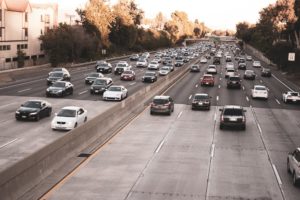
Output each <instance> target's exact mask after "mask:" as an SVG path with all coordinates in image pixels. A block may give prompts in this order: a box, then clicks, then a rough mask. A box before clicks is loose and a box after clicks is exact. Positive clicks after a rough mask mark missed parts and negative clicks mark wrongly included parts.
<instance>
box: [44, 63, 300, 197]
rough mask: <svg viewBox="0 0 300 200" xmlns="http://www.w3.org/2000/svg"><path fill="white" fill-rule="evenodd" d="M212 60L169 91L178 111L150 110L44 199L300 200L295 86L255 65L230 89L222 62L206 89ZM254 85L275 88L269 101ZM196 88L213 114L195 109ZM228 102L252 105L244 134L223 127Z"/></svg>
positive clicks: (299, 110) (299, 124)
mask: <svg viewBox="0 0 300 200" xmlns="http://www.w3.org/2000/svg"><path fill="white" fill-rule="evenodd" d="M210 62H211V61H210ZM235 64H237V63H235ZM207 65H208V64H205V65H202V67H201V72H200V73H188V74H186V76H184V77H183V78H182V79H181V80H180V81H178V82H177V84H175V85H174V86H173V87H172V88H170V89H169V90H168V91H166V92H165V94H166V95H171V96H172V97H173V98H174V100H175V103H176V105H175V112H174V113H173V114H172V116H170V117H169V116H159V115H155V116H152V115H150V114H149V109H146V110H145V111H144V112H143V113H141V114H140V115H139V116H138V117H137V118H136V119H135V120H134V121H133V122H131V123H130V124H129V125H128V126H127V127H125V128H124V129H123V130H122V131H120V132H119V133H118V135H117V136H115V137H114V138H113V139H112V140H111V141H110V142H109V143H108V144H106V145H105V146H104V147H102V148H100V149H99V150H98V151H97V152H96V153H95V154H93V155H92V156H91V157H90V158H89V159H87V161H86V162H85V163H84V164H83V165H81V166H80V167H79V168H77V169H76V170H75V171H74V173H73V174H72V175H71V176H68V177H67V178H66V179H65V180H64V181H63V182H62V183H61V184H58V185H57V186H56V187H55V188H54V189H52V190H51V191H50V192H49V193H48V194H46V195H45V196H44V198H43V199H130V200H135V199H136V200H140V199H172V200H174V199H184V200H190V199H201V200H202V199H212V200H217V199H230V200H236V199H242V200H244V199H245V200H246V199H251V200H252V199H259V200H262V199H267V200H277V199H285V200H298V199H299V196H300V190H299V188H296V187H294V186H293V184H292V177H291V175H289V174H288V173H287V170H286V157H287V153H288V152H290V151H293V150H294V149H295V147H297V146H299V144H300V122H299V117H300V107H299V105H290V104H284V103H283V102H282V99H281V98H282V97H281V95H282V93H283V92H285V91H287V90H289V88H292V89H294V90H296V89H297V88H294V86H293V85H287V83H284V81H283V80H281V77H280V74H276V75H275V77H271V78H262V77H261V76H260V73H259V69H254V70H255V71H256V73H257V74H258V76H257V79H256V80H255V81H249V80H243V82H242V89H240V90H237V89H236V90H234V89H227V88H226V79H225V78H224V65H225V61H224V60H222V65H221V66H219V67H218V74H217V75H216V77H215V80H217V84H215V86H214V87H213V88H212V87H201V86H200V84H199V79H200V77H201V75H202V74H203V73H204V72H205V69H206V67H207ZM248 69H252V67H251V65H250V64H249V62H248ZM240 73H241V74H243V71H240ZM278 79H279V80H278ZM283 83H284V84H283ZM255 84H263V85H266V86H267V87H268V88H269V99H268V100H257V99H251V95H250V93H251V92H250V90H251V88H253V86H254V85H255ZM287 87H289V88H287ZM198 92H206V93H208V94H210V96H212V97H213V99H212V104H213V106H212V108H211V110H210V111H192V110H191V99H192V96H193V95H194V94H195V93H198ZM227 104H236V105H242V106H244V107H245V108H246V110H247V112H246V118H247V129H246V131H239V130H220V129H219V121H220V119H219V115H220V114H219V108H221V107H222V106H224V105H227Z"/></svg>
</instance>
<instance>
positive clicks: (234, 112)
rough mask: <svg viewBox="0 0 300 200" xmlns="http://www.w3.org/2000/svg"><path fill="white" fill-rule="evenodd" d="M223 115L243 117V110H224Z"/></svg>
mask: <svg viewBox="0 0 300 200" xmlns="http://www.w3.org/2000/svg"><path fill="white" fill-rule="evenodd" d="M223 115H230V116H241V115H243V110H242V109H225V110H224V114H223Z"/></svg>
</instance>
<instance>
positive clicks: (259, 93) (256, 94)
mask: <svg viewBox="0 0 300 200" xmlns="http://www.w3.org/2000/svg"><path fill="white" fill-rule="evenodd" d="M268 94H269V93H268V89H267V87H266V86H263V85H254V87H253V89H252V90H251V97H252V98H253V99H254V98H262V99H268Z"/></svg>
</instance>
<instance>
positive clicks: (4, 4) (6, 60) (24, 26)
mask: <svg viewBox="0 0 300 200" xmlns="http://www.w3.org/2000/svg"><path fill="white" fill-rule="evenodd" d="M57 18H58V5H57V4H31V3H30V2H29V1H28V0H0V70H3V69H10V68H15V67H16V66H17V63H16V61H17V50H18V49H20V50H22V51H23V52H24V53H25V54H26V56H25V63H26V65H35V64H38V63H41V62H42V61H43V60H45V59H44V57H45V55H44V52H43V49H42V46H41V41H40V40H39V37H40V35H42V34H44V33H45V32H47V30H49V29H51V28H53V27H55V26H57V25H58V20H57Z"/></svg>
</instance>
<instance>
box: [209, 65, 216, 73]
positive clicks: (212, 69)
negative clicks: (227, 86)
mask: <svg viewBox="0 0 300 200" xmlns="http://www.w3.org/2000/svg"><path fill="white" fill-rule="evenodd" d="M206 71H207V74H217V68H216V65H209V66H208V68H207V70H206Z"/></svg>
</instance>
